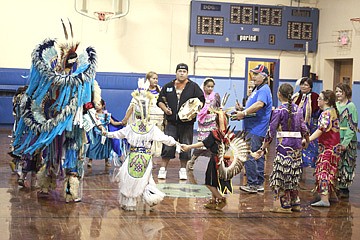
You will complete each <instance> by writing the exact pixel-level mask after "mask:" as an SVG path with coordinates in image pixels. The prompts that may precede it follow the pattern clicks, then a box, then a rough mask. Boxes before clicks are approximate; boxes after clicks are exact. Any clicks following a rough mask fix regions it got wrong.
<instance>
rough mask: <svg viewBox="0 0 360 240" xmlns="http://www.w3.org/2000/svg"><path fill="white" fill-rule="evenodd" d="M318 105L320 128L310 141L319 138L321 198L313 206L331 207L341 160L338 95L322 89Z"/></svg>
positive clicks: (316, 187) (318, 185)
mask: <svg viewBox="0 0 360 240" xmlns="http://www.w3.org/2000/svg"><path fill="white" fill-rule="evenodd" d="M318 105H319V107H320V109H321V110H323V112H322V113H321V115H320V117H319V121H318V129H317V130H316V131H315V132H314V133H313V134H312V135H311V136H310V139H309V140H310V141H313V140H315V139H318V140H319V157H318V160H317V162H316V168H315V178H316V179H315V180H316V185H315V189H316V190H317V191H318V193H319V194H320V197H321V200H320V201H317V202H314V203H312V204H311V206H313V207H329V206H330V202H329V196H330V195H331V194H332V193H334V191H335V185H336V173H337V168H338V163H339V160H340V148H339V147H340V127H339V112H338V110H337V108H336V96H335V93H334V92H333V91H331V90H326V91H322V92H321V93H320V95H319V98H318Z"/></svg>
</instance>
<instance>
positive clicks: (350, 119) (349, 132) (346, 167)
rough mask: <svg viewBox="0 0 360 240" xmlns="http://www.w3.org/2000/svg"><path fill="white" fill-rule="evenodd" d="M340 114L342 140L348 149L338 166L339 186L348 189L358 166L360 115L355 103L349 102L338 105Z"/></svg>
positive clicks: (342, 155)
mask: <svg viewBox="0 0 360 240" xmlns="http://www.w3.org/2000/svg"><path fill="white" fill-rule="evenodd" d="M336 107H337V109H338V111H339V113H340V140H341V145H343V146H344V147H345V148H346V149H345V151H344V152H342V153H341V159H340V161H339V166H338V186H339V188H348V187H349V186H350V185H351V183H352V182H353V179H354V176H355V166H356V157H357V153H356V147H357V136H356V132H357V129H358V128H357V125H358V113H357V110H356V106H355V104H354V103H353V102H351V101H348V102H347V104H346V105H341V104H340V103H339V102H337V103H336Z"/></svg>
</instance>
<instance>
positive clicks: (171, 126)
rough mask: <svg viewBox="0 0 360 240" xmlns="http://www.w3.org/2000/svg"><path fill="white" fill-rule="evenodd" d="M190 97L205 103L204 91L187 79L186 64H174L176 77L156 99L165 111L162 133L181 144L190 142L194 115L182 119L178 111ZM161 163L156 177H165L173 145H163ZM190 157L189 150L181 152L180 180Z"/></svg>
mask: <svg viewBox="0 0 360 240" xmlns="http://www.w3.org/2000/svg"><path fill="white" fill-rule="evenodd" d="M190 98H198V99H199V100H200V101H201V102H202V103H203V104H204V103H205V97H204V93H203V91H202V90H201V88H200V87H199V85H198V84H197V83H196V82H193V81H191V80H190V79H188V66H187V65H186V64H185V63H179V64H178V65H177V66H176V79H174V80H172V81H170V82H168V83H167V84H165V85H164V86H163V88H162V89H161V91H160V94H159V98H158V101H157V105H158V107H160V108H161V109H162V110H163V112H164V113H165V118H166V122H167V124H166V126H165V130H164V133H165V134H166V135H169V136H172V137H173V138H175V140H176V141H178V142H180V143H183V144H188V145H190V144H192V141H193V131H194V122H195V120H196V117H195V118H193V119H191V120H189V121H182V120H181V119H180V118H179V115H178V111H179V109H180V107H181V106H182V105H183V104H184V103H185V102H186V101H187V100H189V99H190ZM161 158H162V163H161V167H160V170H159V174H158V178H159V179H166V173H167V171H166V168H167V166H168V163H169V161H170V159H172V158H175V147H169V146H166V145H163V148H162V152H161ZM190 158H191V151H189V152H181V153H180V154H179V159H180V171H179V178H180V180H186V179H187V173H186V163H187V161H189V160H190Z"/></svg>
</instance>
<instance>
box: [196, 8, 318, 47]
mask: <svg viewBox="0 0 360 240" xmlns="http://www.w3.org/2000/svg"><path fill="white" fill-rule="evenodd" d="M318 26H319V10H318V9H317V8H301V7H288V6H268V5H256V4H241V3H240V4H238V3H224V2H208V1H191V19H190V46H208V47H231V48H252V49H271V50H287V51H305V48H306V43H308V50H309V52H316V50H317V33H318Z"/></svg>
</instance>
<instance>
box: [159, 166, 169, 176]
mask: <svg viewBox="0 0 360 240" xmlns="http://www.w3.org/2000/svg"><path fill="white" fill-rule="evenodd" d="M166 173H167V171H166V170H165V168H164V167H161V168H160V170H159V174H158V179H166Z"/></svg>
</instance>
